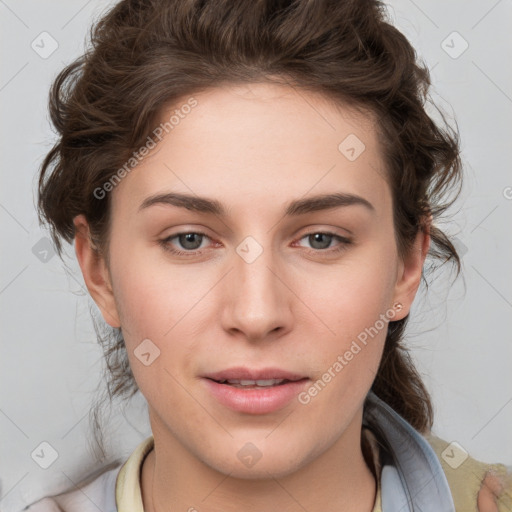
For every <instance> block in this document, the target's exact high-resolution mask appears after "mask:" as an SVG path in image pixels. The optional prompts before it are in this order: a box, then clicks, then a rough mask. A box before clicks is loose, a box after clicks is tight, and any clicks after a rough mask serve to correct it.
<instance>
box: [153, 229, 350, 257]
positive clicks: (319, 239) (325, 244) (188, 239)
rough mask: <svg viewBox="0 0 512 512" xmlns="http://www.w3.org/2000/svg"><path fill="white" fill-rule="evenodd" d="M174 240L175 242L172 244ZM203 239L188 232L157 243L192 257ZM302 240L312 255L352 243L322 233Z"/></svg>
mask: <svg viewBox="0 0 512 512" xmlns="http://www.w3.org/2000/svg"><path fill="white" fill-rule="evenodd" d="M175 239H176V242H173V240H175ZM205 239H207V240H210V237H209V236H208V235H206V234H205V233H200V232H196V231H188V232H182V233H175V234H173V235H170V236H168V237H167V238H164V239H162V240H160V241H159V243H160V245H161V246H162V248H163V249H164V250H166V251H168V252H170V253H172V254H175V255H177V256H194V255H197V254H200V253H201V252H202V250H201V249H204V248H205V246H202V243H203V242H204V241H205ZM304 239H307V240H308V242H309V243H310V244H311V245H312V247H311V248H308V247H304V248H305V249H306V250H307V251H308V252H312V253H314V254H319V253H328V254H332V253H338V252H341V251H343V250H345V249H346V248H347V246H348V245H349V244H351V243H352V241H351V240H350V239H348V238H346V237H343V236H340V235H336V234H335V233H330V232H324V231H318V232H314V233H309V234H307V235H304V236H303V237H301V238H300V239H299V241H300V240H304ZM335 240H338V242H339V243H338V245H335V246H334V247H332V246H331V243H332V242H333V241H335ZM176 245H179V246H180V247H181V248H183V249H184V250H181V249H179V248H176ZM301 247H302V246H301Z"/></svg>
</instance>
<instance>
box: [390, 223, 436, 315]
mask: <svg viewBox="0 0 512 512" xmlns="http://www.w3.org/2000/svg"><path fill="white" fill-rule="evenodd" d="M430 222H431V218H429V219H428V221H427V222H426V223H425V225H424V226H423V227H422V229H419V230H418V233H417V234H416V238H415V240H414V244H413V246H412V247H411V249H410V251H409V254H407V255H406V256H405V258H404V259H403V261H402V262H401V265H400V270H399V275H398V279H397V282H396V286H395V295H394V302H400V303H401V304H402V305H403V308H402V309H401V311H400V312H399V313H397V315H396V318H395V320H401V319H402V318H404V317H406V316H407V315H408V314H409V311H410V309H411V305H412V302H413V300H414V297H415V296H416V293H417V291H418V288H419V286H420V282H421V276H422V272H423V264H424V263H425V258H426V257H427V254H428V251H429V248H430Z"/></svg>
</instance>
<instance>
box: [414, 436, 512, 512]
mask: <svg viewBox="0 0 512 512" xmlns="http://www.w3.org/2000/svg"><path fill="white" fill-rule="evenodd" d="M424 437H425V439H426V440H427V441H428V443H429V444H430V446H431V447H432V449H433V450H434V452H435V453H436V455H437V458H438V459H439V461H440V463H441V466H442V468H443V471H444V474H445V475H446V479H447V481H448V485H449V486H450V490H451V493H452V496H453V501H454V503H455V508H456V510H457V512H459V511H460V512H510V511H511V510H512V469H511V468H509V467H507V466H505V465H504V464H488V463H485V462H481V461H479V460H477V459H474V458H473V457H471V456H470V455H469V454H468V453H467V452H466V451H465V450H464V448H463V447H462V446H460V445H459V444H458V443H456V442H451V443H450V442H448V441H445V440H444V439H441V438H439V437H436V436H435V435H433V434H431V433H430V434H426V435H425V436H424Z"/></svg>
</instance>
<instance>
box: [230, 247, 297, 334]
mask: <svg viewBox="0 0 512 512" xmlns="http://www.w3.org/2000/svg"><path fill="white" fill-rule="evenodd" d="M250 250H254V247H251V248H250ZM260 250H261V249H260ZM240 254H241V256H240ZM226 278H227V279H226V280H225V282H224V287H225V289H224V295H223V296H224V297H225V299H226V300H225V303H224V304H223V305H222V306H223V309H222V317H221V318H222V326H223V328H224V329H225V330H226V331H227V332H229V333H231V334H232V335H238V336H239V337H240V338H245V339H247V340H248V341H250V342H264V341H270V340H275V339H276V338H277V337H279V336H282V335H283V334H284V333H286V332H288V331H289V330H290V329H291V326H292V319H293V315H292V309H291V308H292V302H291V301H292V298H293V293H292V292H291V291H290V288H289V285H287V284H286V276H285V271H284V266H283V265H280V264H279V262H278V257H277V255H274V254H273V253H272V250H271V249H264V250H263V252H261V254H259V255H258V256H257V257H256V258H255V259H254V260H253V261H251V258H246V257H245V255H244V253H243V252H242V251H240V252H239V253H238V252H235V253H234V254H233V268H232V270H231V272H229V274H228V276H226Z"/></svg>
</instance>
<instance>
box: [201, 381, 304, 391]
mask: <svg viewBox="0 0 512 512" xmlns="http://www.w3.org/2000/svg"><path fill="white" fill-rule="evenodd" d="M211 380H214V382H218V383H219V384H227V385H228V386H233V387H235V388H240V389H257V388H270V387H273V386H281V385H283V384H287V383H288V382H297V380H302V379H297V380H289V379H261V380H251V379H245V380H242V379H222V380H215V379H211Z"/></svg>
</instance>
